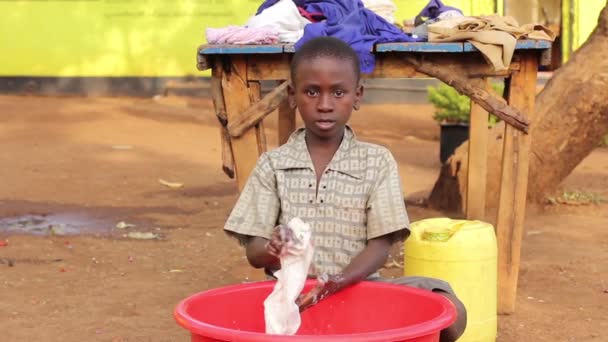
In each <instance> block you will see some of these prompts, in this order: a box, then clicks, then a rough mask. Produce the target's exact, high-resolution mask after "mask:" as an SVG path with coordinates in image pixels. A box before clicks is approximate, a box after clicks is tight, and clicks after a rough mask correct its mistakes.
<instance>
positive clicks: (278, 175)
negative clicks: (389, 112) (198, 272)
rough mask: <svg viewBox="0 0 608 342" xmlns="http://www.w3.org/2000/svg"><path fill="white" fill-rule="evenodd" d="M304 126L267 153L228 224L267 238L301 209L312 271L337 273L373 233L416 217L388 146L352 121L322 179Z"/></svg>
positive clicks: (237, 230)
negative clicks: (360, 136)
mask: <svg viewBox="0 0 608 342" xmlns="http://www.w3.org/2000/svg"><path fill="white" fill-rule="evenodd" d="M304 138H305V130H304V128H300V129H298V130H297V131H295V132H294V133H293V134H292V135H291V137H290V138H289V140H288V142H287V143H286V144H284V145H283V146H281V147H279V148H278V149H275V150H273V151H270V152H266V153H264V154H262V156H260V158H259V159H258V162H257V165H256V166H255V168H254V170H253V171H252V173H251V175H250V176H249V179H248V180H247V184H246V185H245V188H244V189H243V191H242V193H241V195H240V197H239V199H238V201H237V203H236V205H235V207H234V209H233V210H232V213H231V214H230V217H229V218H228V220H227V222H226V225H225V227H224V229H225V230H227V231H229V232H233V233H237V234H243V235H248V236H259V237H263V238H266V239H268V238H269V237H270V235H271V233H272V230H273V228H274V227H275V226H276V225H277V224H287V223H288V222H289V221H290V220H291V219H292V218H294V217H299V218H301V219H302V220H303V221H304V222H306V223H308V224H309V225H310V226H311V228H312V230H313V237H312V241H313V245H314V249H315V252H314V257H313V261H312V266H311V270H310V274H309V275H310V276H316V275H321V274H324V273H326V274H336V273H339V272H341V271H342V270H343V269H344V268H345V267H346V266H347V265H348V264H349V263H350V262H351V260H352V259H353V258H354V257H355V256H357V255H358V254H359V253H360V252H361V251H362V250H363V249H364V248H365V246H366V244H367V240H369V239H373V238H376V237H379V236H383V235H386V234H389V233H393V232H396V231H399V230H403V229H409V219H408V216H407V212H406V209H405V203H404V200H403V192H402V190H401V183H400V179H399V173H398V170H397V163H396V162H395V159H394V158H393V156H392V154H391V153H390V152H389V150H388V149H386V148H384V147H381V146H378V145H374V144H370V143H364V142H360V141H357V139H356V138H355V135H354V133H353V131H352V129H351V128H350V127H348V126H347V127H346V129H345V133H344V138H343V139H342V142H341V144H340V146H339V148H338V150H337V151H336V153H335V155H334V156H333V159H332V160H331V161H330V163H329V164H328V166H327V167H326V169H325V171H324V173H323V175H322V176H321V178H320V181H319V184H318V193H317V177H316V174H315V171H314V166H313V163H312V160H311V158H310V154H309V152H308V148H307V146H306V141H305V139H304Z"/></svg>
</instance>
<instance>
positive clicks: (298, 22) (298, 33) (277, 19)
mask: <svg viewBox="0 0 608 342" xmlns="http://www.w3.org/2000/svg"><path fill="white" fill-rule="evenodd" d="M308 24H310V21H308V19H306V18H304V17H302V15H301V14H300V11H298V7H296V4H295V3H294V2H293V0H280V1H279V2H277V3H276V4H274V5H272V6H271V7H268V8H266V9H265V10H263V11H262V13H260V14H258V15H256V16H253V17H251V18H249V21H247V23H246V24H245V26H246V27H251V28H260V27H264V26H269V27H272V28H274V29H275V30H276V31H277V32H278V33H279V41H280V42H281V43H295V42H297V41H298V40H300V38H302V36H303V35H304V26H306V25H308Z"/></svg>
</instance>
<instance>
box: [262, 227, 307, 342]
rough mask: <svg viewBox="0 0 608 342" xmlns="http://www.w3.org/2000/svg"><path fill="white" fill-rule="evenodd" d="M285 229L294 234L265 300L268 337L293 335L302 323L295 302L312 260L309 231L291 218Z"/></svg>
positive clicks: (302, 287)
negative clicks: (270, 335)
mask: <svg viewBox="0 0 608 342" xmlns="http://www.w3.org/2000/svg"><path fill="white" fill-rule="evenodd" d="M287 226H288V227H289V228H291V230H292V231H293V233H294V234H293V235H294V239H293V240H294V241H293V243H292V244H290V245H289V246H287V252H286V253H285V255H284V256H281V258H280V259H281V269H280V270H278V271H277V272H275V273H274V276H275V277H276V278H277V283H276V285H275V287H274V289H273V291H272V293H271V294H270V295H269V296H268V297H267V298H266V300H265V301H264V319H265V321H266V333H267V334H277V335H294V334H295V333H296V332H297V331H298V329H299V328H300V324H301V322H302V321H301V318H300V308H299V307H298V305H297V304H296V303H295V302H296V299H297V298H298V296H299V295H300V293H301V292H302V290H303V289H304V284H305V282H306V278H307V275H308V268H309V267H310V262H311V261H312V256H313V246H312V244H311V239H310V236H311V229H310V226H309V225H308V224H306V223H304V222H302V220H301V219H299V218H294V219H292V220H291V221H289V223H288V224H287Z"/></svg>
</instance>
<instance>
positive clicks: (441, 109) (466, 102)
mask: <svg viewBox="0 0 608 342" xmlns="http://www.w3.org/2000/svg"><path fill="white" fill-rule="evenodd" d="M492 88H493V89H494V92H496V94H497V95H499V96H502V94H503V92H504V85H502V84H495V83H493V84H492ZM427 90H428V100H429V102H431V103H432V104H433V105H434V106H435V115H434V116H433V119H435V120H436V121H437V122H440V123H468V122H469V116H470V112H471V100H470V99H469V97H467V96H465V95H461V94H460V93H458V91H457V90H456V89H454V88H453V87H451V86H449V85H447V84H445V83H441V84H439V85H438V86H437V87H433V86H430V87H428V89H427ZM496 122H498V118H497V117H496V116H494V115H492V114H490V115H489V118H488V124H489V125H490V126H494V125H495V124H496Z"/></svg>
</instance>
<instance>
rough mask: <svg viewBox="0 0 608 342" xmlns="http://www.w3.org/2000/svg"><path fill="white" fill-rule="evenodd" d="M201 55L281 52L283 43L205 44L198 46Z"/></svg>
mask: <svg viewBox="0 0 608 342" xmlns="http://www.w3.org/2000/svg"><path fill="white" fill-rule="evenodd" d="M198 53H199V54H201V55H235V54H236V55H244V54H260V53H262V54H265V53H283V45H282V44H279V45H236V44H207V45H203V46H201V47H200V48H199V50H198Z"/></svg>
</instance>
